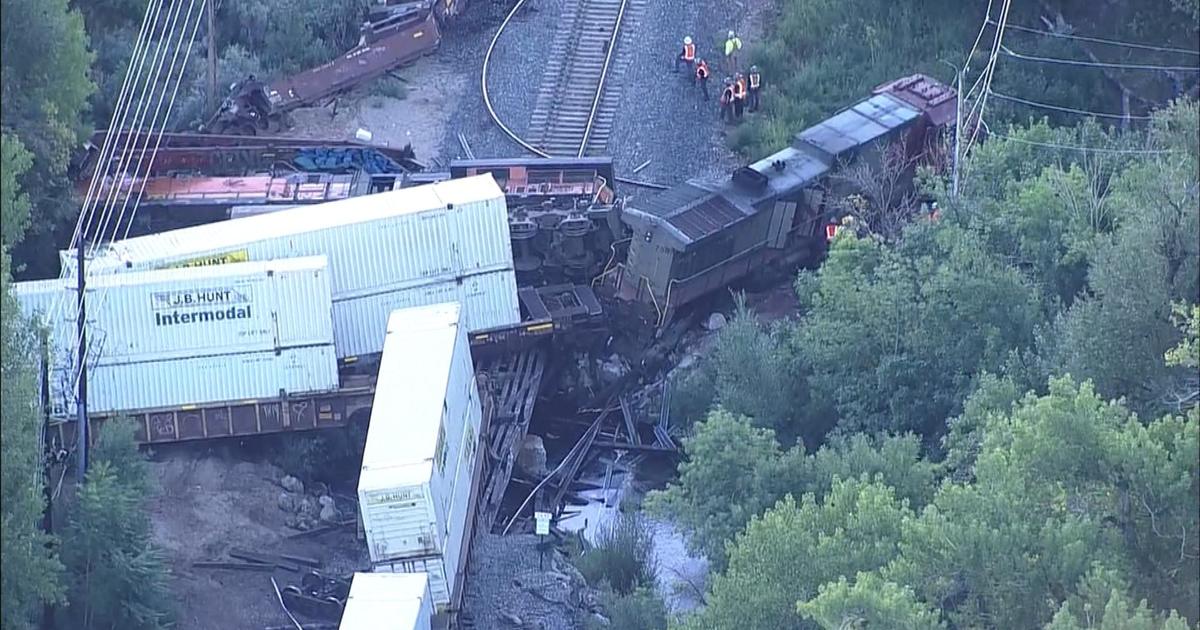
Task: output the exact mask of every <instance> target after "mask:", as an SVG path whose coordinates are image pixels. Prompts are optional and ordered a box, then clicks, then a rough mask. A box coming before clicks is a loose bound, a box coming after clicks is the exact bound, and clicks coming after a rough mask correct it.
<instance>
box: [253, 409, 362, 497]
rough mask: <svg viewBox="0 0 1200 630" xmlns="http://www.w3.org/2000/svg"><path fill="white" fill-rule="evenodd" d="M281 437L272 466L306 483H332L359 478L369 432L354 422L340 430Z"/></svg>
mask: <svg viewBox="0 0 1200 630" xmlns="http://www.w3.org/2000/svg"><path fill="white" fill-rule="evenodd" d="M277 438H278V439H279V447H278V448H277V449H273V450H272V453H271V463H273V464H275V465H276V466H278V467H280V468H282V469H283V471H284V472H285V473H287V474H289V475H295V476H296V477H299V478H300V479H301V480H302V481H304V482H305V483H308V482H310V481H325V482H330V481H334V480H336V479H345V478H356V477H357V476H358V470H359V469H360V468H361V467H362V453H363V446H364V445H365V444H366V440H367V433H366V427H365V426H363V425H362V424H360V423H356V422H354V423H351V424H349V425H347V426H345V427H340V428H337V429H324V430H320V431H309V432H307V433H285V434H282V435H279V436H277Z"/></svg>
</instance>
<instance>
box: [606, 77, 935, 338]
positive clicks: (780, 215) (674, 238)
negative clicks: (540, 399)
mask: <svg viewBox="0 0 1200 630" xmlns="http://www.w3.org/2000/svg"><path fill="white" fill-rule="evenodd" d="M954 117H955V92H954V91H953V90H952V89H950V88H949V87H947V86H945V85H943V84H941V83H939V82H937V81H935V80H933V79H931V78H929V77H926V76H924V75H913V76H911V77H906V78H904V79H899V80H897V81H893V82H890V83H887V84H885V85H882V86H880V87H879V88H877V89H876V90H875V91H874V93H873V94H872V95H871V96H870V97H869V98H866V99H864V100H862V101H860V102H858V103H856V104H855V105H853V106H851V107H849V108H847V109H845V110H843V111H841V112H838V113H837V114H835V115H833V116H832V117H830V118H828V119H826V120H824V121H822V122H820V123H818V124H817V125H815V126H813V127H810V128H809V129H806V130H804V131H802V132H800V133H798V134H796V135H795V136H794V138H793V141H792V144H791V145H790V146H788V147H787V148H784V149H782V150H780V151H778V152H776V153H773V154H771V155H769V156H767V157H765V158H763V159H761V160H759V161H757V162H754V163H753V164H750V165H749V166H745V167H742V168H739V169H737V170H736V171H734V172H733V174H732V176H731V177H730V178H729V179H727V180H725V181H723V182H718V183H707V182H702V181H690V182H687V183H685V184H682V185H680V186H677V187H675V188H673V189H671V190H668V191H666V192H663V193H661V194H659V195H656V196H654V197H651V198H649V199H647V200H646V201H643V202H639V203H635V204H631V205H629V206H627V207H626V208H625V209H624V211H623V213H622V220H623V221H624V222H625V223H626V225H627V226H628V227H629V230H630V232H631V239H630V241H629V246H628V253H627V255H626V258H625V261H624V262H623V263H619V264H617V265H615V266H613V268H611V269H609V270H607V271H606V272H605V278H606V280H608V282H609V283H610V286H612V287H613V288H614V289H615V292H616V295H617V297H618V298H620V299H623V300H628V301H635V302H639V303H643V304H646V305H649V306H652V307H653V309H654V317H656V318H657V320H658V322H659V323H662V322H664V321H666V319H668V318H669V317H670V315H671V313H672V312H674V311H675V310H676V309H678V308H679V307H681V306H683V305H686V304H688V303H690V302H693V301H695V300H696V299H698V298H700V297H702V296H704V295H707V294H709V293H711V292H713V291H715V290H717V289H720V288H723V287H725V286H728V285H729V284H731V283H734V282H737V281H739V280H742V279H744V278H746V277H747V276H749V275H750V274H752V273H754V272H756V271H757V270H760V269H763V268H764V267H765V266H767V265H783V266H791V265H796V264H800V263H804V262H813V261H815V260H817V259H818V257H819V256H820V255H821V254H822V253H823V252H824V249H825V241H824V239H823V238H822V236H821V233H820V232H821V230H820V226H821V225H823V224H824V223H826V222H827V221H828V219H829V218H830V215H831V212H832V207H831V206H832V203H831V199H830V198H831V197H835V196H838V195H842V194H846V193H848V192H852V191H849V190H847V189H845V188H844V185H843V184H836V183H833V182H831V178H830V176H831V175H832V174H836V173H838V172H840V171H841V170H842V169H845V168H847V167H848V166H849V165H852V164H863V163H867V164H870V163H878V162H879V161H880V160H881V159H882V155H883V153H882V152H883V151H886V150H888V147H891V146H901V147H903V149H902V150H903V151H904V152H905V153H906V154H907V155H908V157H911V158H912V159H911V160H908V161H907V162H908V163H913V164H915V163H916V162H917V161H919V160H920V159H922V158H924V159H926V160H929V159H936V153H937V151H938V142H939V136H940V134H941V132H942V131H943V130H944V129H946V128H947V126H948V125H949V124H951V123H952V122H953V121H954ZM911 176H912V173H911V170H910V172H907V173H905V174H904V177H905V178H906V179H907V180H909V181H911Z"/></svg>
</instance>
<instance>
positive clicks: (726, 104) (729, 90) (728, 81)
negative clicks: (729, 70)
mask: <svg viewBox="0 0 1200 630" xmlns="http://www.w3.org/2000/svg"><path fill="white" fill-rule="evenodd" d="M721 120H723V121H730V120H733V79H732V78H731V77H725V88H724V89H723V90H721Z"/></svg>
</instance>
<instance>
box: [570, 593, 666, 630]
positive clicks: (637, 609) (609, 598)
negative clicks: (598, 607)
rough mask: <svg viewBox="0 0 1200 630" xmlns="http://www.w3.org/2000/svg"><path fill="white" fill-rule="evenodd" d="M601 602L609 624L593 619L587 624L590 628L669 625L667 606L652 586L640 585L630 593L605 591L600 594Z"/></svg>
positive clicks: (643, 629)
mask: <svg viewBox="0 0 1200 630" xmlns="http://www.w3.org/2000/svg"><path fill="white" fill-rule="evenodd" d="M600 603H601V604H603V606H604V611H605V613H606V614H607V616H608V622H609V623H608V626H604V625H602V624H601V623H600V622H598V621H596V620H594V619H592V620H589V621H588V624H587V627H588V628H589V630H599V629H600V628H605V627H607V628H620V629H621V630H665V629H666V627H667V607H666V605H665V604H663V601H662V598H660V597H659V596H658V594H657V593H655V591H654V589H652V588H649V587H644V586H642V587H638V588H636V589H634V590H633V592H632V593H629V594H628V595H619V594H617V593H614V592H612V591H605V592H604V593H602V594H601V595H600Z"/></svg>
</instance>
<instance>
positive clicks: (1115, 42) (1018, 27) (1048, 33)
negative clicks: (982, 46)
mask: <svg viewBox="0 0 1200 630" xmlns="http://www.w3.org/2000/svg"><path fill="white" fill-rule="evenodd" d="M988 24H992V25H995V24H996V22H995V21H994V20H992V18H991V15H990V14H989V15H988ZM1008 28H1011V29H1013V30H1016V31H1024V32H1026V33H1036V34H1038V35H1045V36H1047V37H1057V38H1062V39H1075V40H1079V41H1084V42H1093V43H1096V44H1106V45H1108V46H1124V47H1126V48H1139V49H1141V50H1155V51H1158V52H1173V53H1181V54H1185V55H1196V56H1197V57H1200V50H1188V49H1187V48H1173V47H1171V46H1152V45H1150V44H1139V43H1136V42H1123V41H1119V40H1115V39H1104V38H1101V37H1087V36H1085V35H1073V34H1071V33H1055V32H1054V31H1045V30H1042V29H1037V28H1030V27H1028V26H1021V25H1019V24H1009V25H1008Z"/></svg>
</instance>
